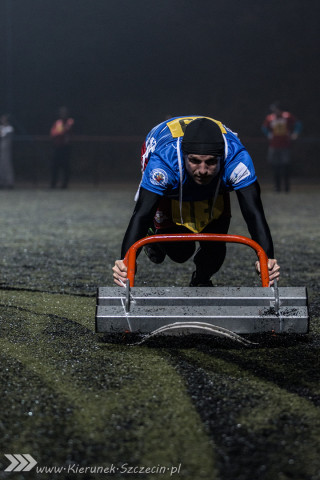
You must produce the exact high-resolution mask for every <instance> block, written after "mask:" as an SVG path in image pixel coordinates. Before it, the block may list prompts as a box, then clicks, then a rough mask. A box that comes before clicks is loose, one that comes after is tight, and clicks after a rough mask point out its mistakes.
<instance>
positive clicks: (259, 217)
mask: <svg viewBox="0 0 320 480" xmlns="http://www.w3.org/2000/svg"><path fill="white" fill-rule="evenodd" d="M142 171H143V176H142V181H141V184H140V188H139V192H138V195H137V203H136V207H135V209H134V212H133V215H132V217H131V220H130V222H129V226H128V228H127V231H126V233H125V236H124V239H123V243H122V250H121V260H117V261H116V262H115V265H114V267H113V277H114V281H115V283H116V284H117V285H123V283H125V281H126V277H127V268H126V266H125V264H124V262H123V258H124V256H125V254H126V252H127V250H128V249H129V247H130V246H131V245H132V244H133V243H135V242H136V241H137V240H139V239H141V238H143V237H144V236H145V235H146V234H147V231H148V228H149V227H150V225H151V224H152V223H154V227H155V232H156V233H166V234H167V233H190V232H194V233H196V232H202V233H224V234H225V233H227V232H228V229H229V224H230V217H231V213H230V199H229V192H230V191H232V190H235V191H236V193H237V197H238V201H239V204H240V208H241V212H242V214H243V216H244V219H245V221H246V223H247V226H248V230H249V232H250V234H251V237H252V238H253V240H255V241H257V242H258V243H259V244H260V245H261V246H262V247H263V249H264V250H265V252H266V253H267V255H268V257H269V262H268V268H269V275H270V280H271V284H272V283H273V280H274V279H276V278H278V277H279V269H280V267H279V265H278V264H277V260H275V259H274V250H273V242H272V238H271V234H270V230H269V227H268V224H267V221H266V219H265V215H264V211H263V206H262V202H261V198H260V187H259V184H258V181H257V177H256V174H255V170H254V167H253V163H252V160H251V157H250V155H249V154H248V152H247V150H246V149H245V147H244V146H243V145H242V143H241V142H240V140H239V139H238V137H237V135H236V134H235V133H233V132H232V131H231V130H229V129H228V128H226V127H225V126H224V125H223V124H222V123H221V122H219V121H217V120H214V119H210V118H207V117H177V118H173V119H171V120H168V121H165V122H162V123H161V124H160V125H157V126H156V127H154V128H153V129H152V130H151V132H150V133H149V134H148V135H147V138H146V142H145V144H144V146H143V149H142ZM145 251H146V253H147V255H148V256H149V258H150V260H151V261H152V262H154V263H161V262H162V261H163V260H164V258H165V256H166V255H168V256H169V257H170V258H171V259H172V260H173V261H176V262H178V263H182V262H185V261H186V260H188V259H189V258H190V257H191V256H192V255H193V254H194V252H195V242H180V243H179V242H174V243H173V242H172V243H161V244H152V245H147V246H146V247H145ZM225 255H226V246H225V243H222V242H200V247H199V248H198V250H197V251H196V254H195V256H194V259H193V260H194V263H195V267H196V268H195V271H194V272H193V274H192V277H191V281H190V286H211V285H212V282H211V277H212V275H213V274H214V273H216V272H217V271H218V270H219V269H220V267H221V266H222V264H223V261H224V259H225ZM256 269H257V271H260V265H259V262H256Z"/></svg>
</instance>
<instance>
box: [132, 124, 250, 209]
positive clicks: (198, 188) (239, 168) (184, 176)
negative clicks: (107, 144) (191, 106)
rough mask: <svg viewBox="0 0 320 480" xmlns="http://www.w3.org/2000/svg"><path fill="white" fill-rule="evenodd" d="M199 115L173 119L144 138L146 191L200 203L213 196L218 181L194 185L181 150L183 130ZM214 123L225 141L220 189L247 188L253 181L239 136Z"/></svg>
mask: <svg viewBox="0 0 320 480" xmlns="http://www.w3.org/2000/svg"><path fill="white" fill-rule="evenodd" d="M196 118H199V116H190V117H175V118H173V119H170V120H166V121H165V122H162V123H160V124H159V125H157V126H156V127H154V128H153V129H152V130H151V131H150V132H149V134H148V135H147V137H146V142H145V149H144V151H143V156H142V169H143V178H142V181H141V186H142V187H143V188H145V189H146V190H150V191H151V192H154V193H157V194H158V195H162V196H169V197H172V198H175V197H178V196H179V190H181V191H180V195H181V197H182V200H183V201H190V200H203V199H207V198H210V197H212V196H214V195H215V190H216V188H217V181H218V179H215V180H213V181H212V182H211V183H210V184H209V185H197V184H196V183H195V182H194V181H193V179H192V178H191V177H190V176H189V175H188V173H187V171H186V169H185V165H184V161H183V153H182V150H181V140H182V137H183V135H184V130H185V127H186V126H187V125H188V123H190V122H191V121H192V120H194V119H196ZM211 120H213V121H214V122H216V123H217V124H218V125H219V127H220V129H221V132H222V135H223V139H224V142H225V155H224V159H223V161H222V165H221V174H220V176H219V183H220V187H222V188H223V187H224V189H226V190H227V191H232V190H238V189H240V188H244V187H247V186H248V185H251V184H252V183H253V182H255V181H256V179H257V177H256V174H255V170H254V166H253V162H252V159H251V157H250V155H249V153H248V152H247V150H246V149H245V147H244V146H243V145H242V143H241V142H240V140H239V138H238V136H237V135H236V134H235V133H234V132H232V131H231V130H230V129H228V128H227V127H225V126H224V125H223V124H222V123H221V122H219V121H217V120H214V119H211Z"/></svg>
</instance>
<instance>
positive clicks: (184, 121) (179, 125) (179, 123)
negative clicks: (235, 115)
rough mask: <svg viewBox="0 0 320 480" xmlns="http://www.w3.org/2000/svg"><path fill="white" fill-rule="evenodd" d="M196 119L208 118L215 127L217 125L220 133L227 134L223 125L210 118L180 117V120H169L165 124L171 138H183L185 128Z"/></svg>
mask: <svg viewBox="0 0 320 480" xmlns="http://www.w3.org/2000/svg"><path fill="white" fill-rule="evenodd" d="M197 118H208V119H209V120H212V121H213V122H215V123H216V124H217V125H219V127H220V130H221V132H222V133H227V131H226V129H225V128H224V126H223V124H222V123H221V122H219V120H215V119H214V118H210V117H181V118H175V119H174V120H171V122H168V123H167V125H168V127H169V129H170V132H171V135H172V137H173V138H178V137H183V135H184V132H185V129H186V126H187V125H188V124H189V123H190V122H192V121H193V120H196V119H197Z"/></svg>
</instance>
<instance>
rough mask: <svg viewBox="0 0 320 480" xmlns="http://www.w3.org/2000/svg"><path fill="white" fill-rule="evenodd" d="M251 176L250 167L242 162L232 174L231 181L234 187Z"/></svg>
mask: <svg viewBox="0 0 320 480" xmlns="http://www.w3.org/2000/svg"><path fill="white" fill-rule="evenodd" d="M249 175H250V172H249V170H248V167H246V166H245V164H244V163H242V162H240V163H239V165H237V166H236V168H235V169H234V170H233V172H232V173H231V175H230V181H231V183H232V184H233V185H236V184H237V183H239V182H241V180H244V179H245V178H246V177H249Z"/></svg>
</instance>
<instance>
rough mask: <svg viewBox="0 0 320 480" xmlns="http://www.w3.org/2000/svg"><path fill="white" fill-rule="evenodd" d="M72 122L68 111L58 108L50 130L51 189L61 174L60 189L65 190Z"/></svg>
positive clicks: (67, 178) (68, 168)
mask: <svg viewBox="0 0 320 480" xmlns="http://www.w3.org/2000/svg"><path fill="white" fill-rule="evenodd" d="M73 124H74V120H73V118H70V117H69V114H68V109H67V108H66V107H60V109H59V118H58V119H57V120H56V121H55V122H54V124H53V125H52V127H51V130H50V136H51V138H52V141H53V146H54V152H53V159H52V171H51V188H55V187H56V185H57V182H58V179H59V176H60V172H61V173H62V184H61V188H67V187H68V183H69V178H70V156H71V146H70V133H71V129H72V127H73Z"/></svg>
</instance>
